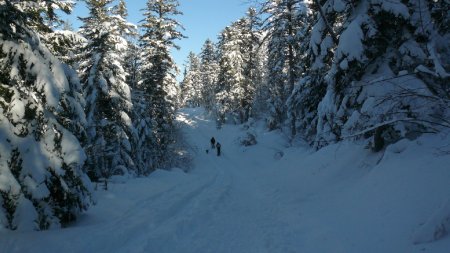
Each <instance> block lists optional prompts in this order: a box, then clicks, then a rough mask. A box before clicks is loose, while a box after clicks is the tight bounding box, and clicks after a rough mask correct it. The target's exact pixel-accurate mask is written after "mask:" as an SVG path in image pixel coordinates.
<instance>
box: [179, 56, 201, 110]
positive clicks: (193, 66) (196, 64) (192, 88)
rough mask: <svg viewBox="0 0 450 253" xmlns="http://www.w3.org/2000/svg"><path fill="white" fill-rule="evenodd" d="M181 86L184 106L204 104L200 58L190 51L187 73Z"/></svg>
mask: <svg viewBox="0 0 450 253" xmlns="http://www.w3.org/2000/svg"><path fill="white" fill-rule="evenodd" d="M182 84H183V86H182V87H181V100H182V104H183V105H184V106H188V107H198V106H200V105H201V104H202V94H201V91H202V80H201V75H200V59H199V58H198V56H197V55H196V54H195V53H193V52H190V53H189V55H188V59H187V64H186V74H185V76H184V78H183V82H182Z"/></svg>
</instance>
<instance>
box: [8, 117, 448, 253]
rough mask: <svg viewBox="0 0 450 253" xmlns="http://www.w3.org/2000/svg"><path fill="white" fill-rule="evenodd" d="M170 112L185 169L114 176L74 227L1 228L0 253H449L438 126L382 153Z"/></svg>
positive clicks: (444, 154) (444, 159)
mask: <svg viewBox="0 0 450 253" xmlns="http://www.w3.org/2000/svg"><path fill="white" fill-rule="evenodd" d="M177 120H178V121H179V123H180V124H181V125H182V131H183V134H184V136H185V137H186V140H187V142H188V144H189V147H190V149H191V152H192V153H193V154H194V161H193V164H194V166H193V169H192V170H190V171H189V172H188V173H185V172H183V171H181V170H179V169H173V170H171V171H162V170H158V171H156V172H154V173H153V174H152V175H151V176H150V177H149V178H140V179H130V180H126V182H116V183H113V184H111V185H110V186H111V188H110V190H109V191H103V190H99V191H97V198H98V204H97V205H96V206H94V207H92V208H91V209H90V210H89V211H88V212H87V213H86V214H84V215H83V216H82V217H81V219H80V220H79V221H77V223H76V224H74V225H73V226H72V227H70V228H66V229H62V230H50V231H44V232H20V233H19V232H9V231H0V252H1V253H3V252H4V253H6V252H8V253H13V252H21V253H22V252H50V253H51V252H55V253H56V252H95V253H102V252H105V253H106V252H136V253H137V252H149V253H150V252H158V253H164V252H167V253H176V252H193V253H194V252H195V253H202V252H212V253H220V252H230V253H238V252H243V253H250V252H255V253H264V252H267V253H269V252H270V253H276V252H279V253H289V252H299V253H300V252H305V253H308V252H318V253H321V252H323V253H327V252H333V253H336V252H345V253H349V252H350V253H351V252H355V253H360V252H366V253H367V252H374V253H375V252H408V253H409V252H450V251H449V250H450V238H449V236H445V235H443V236H442V237H441V238H440V239H439V240H434V237H433V236H434V235H433V233H434V232H435V230H434V229H435V227H436V226H440V225H442V224H443V226H446V223H445V218H446V215H449V214H446V210H447V209H448V208H446V207H445V206H446V203H449V202H448V201H449V199H450V167H449V164H450V146H449V145H448V143H450V142H449V140H450V138H449V137H448V136H446V135H440V136H424V137H421V138H420V139H418V140H415V141H402V142H399V143H397V144H395V145H391V146H390V147H388V148H387V149H386V151H385V152H380V153H378V154H374V153H371V152H370V151H368V150H366V149H364V147H363V146H361V145H357V144H352V143H341V144H337V145H331V146H329V147H327V148H324V149H322V150H320V151H319V152H314V151H312V150H310V149H308V148H306V147H305V148H301V147H295V148H292V147H289V145H287V141H286V140H285V138H284V137H283V135H282V134H281V133H279V132H270V133H267V132H265V130H263V128H262V127H261V126H258V125H257V124H256V125H255V126H252V128H251V131H252V132H253V134H255V135H256V136H257V141H258V143H257V144H256V145H254V146H249V147H244V146H242V145H240V141H239V139H240V138H243V137H245V136H246V133H247V130H246V129H245V128H243V127H242V126H232V125H224V126H223V128H222V129H217V128H216V125H215V122H214V121H212V120H210V118H209V117H208V116H206V115H205V114H204V111H203V110H201V109H189V110H188V109H186V110H183V111H181V112H180V113H179V114H178V118H177ZM212 136H214V137H215V138H216V140H217V141H219V142H220V143H221V144H222V150H223V154H222V156H220V157H218V156H216V154H215V150H211V148H210V147H209V140H210V138H211V137H212ZM206 150H209V152H208V153H207V152H206ZM447 205H448V204H447ZM449 217H450V216H449ZM441 223H442V224H441ZM422 238H425V239H422ZM429 238H431V239H430V240H429ZM422 241H426V243H422ZM428 241H431V242H428Z"/></svg>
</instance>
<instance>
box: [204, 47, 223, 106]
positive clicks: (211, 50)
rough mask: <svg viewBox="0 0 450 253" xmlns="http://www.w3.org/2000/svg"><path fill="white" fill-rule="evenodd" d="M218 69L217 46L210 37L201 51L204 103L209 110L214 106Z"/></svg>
mask: <svg viewBox="0 0 450 253" xmlns="http://www.w3.org/2000/svg"><path fill="white" fill-rule="evenodd" d="M218 71H219V65H218V62H217V49H216V46H215V44H214V43H213V42H212V41H211V40H210V39H207V40H206V41H205V43H204V44H203V47H202V50H201V52H200V79H201V83H202V91H201V94H202V100H203V101H202V104H203V105H204V106H205V108H206V110H208V111H212V109H213V108H214V104H215V91H216V85H217V77H218Z"/></svg>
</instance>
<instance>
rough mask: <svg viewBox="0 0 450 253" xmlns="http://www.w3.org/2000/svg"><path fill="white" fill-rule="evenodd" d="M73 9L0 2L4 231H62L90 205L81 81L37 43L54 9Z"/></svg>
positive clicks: (61, 4) (0, 221)
mask: <svg viewBox="0 0 450 253" xmlns="http://www.w3.org/2000/svg"><path fill="white" fill-rule="evenodd" d="M71 7H72V4H71V3H69V2H67V1H55V0H52V1H50V0H48V1H33V2H31V1H1V2H0V23H1V24H2V26H1V27H0V45H2V47H1V48H0V129H1V131H0V132H1V133H0V143H2V148H1V152H0V153H1V155H0V156H1V159H0V168H1V169H0V174H2V177H3V180H2V184H0V226H2V227H5V228H8V229H19V230H25V229H27V230H31V229H36V230H39V229H42V230H43V229H48V228H51V227H57V226H61V225H66V224H67V223H68V222H71V221H73V220H75V219H76V217H77V216H78V214H79V213H80V212H81V211H83V210H85V209H87V207H88V206H89V204H90V202H91V198H90V196H91V195H90V181H89V179H88V178H87V176H86V174H85V173H84V172H83V170H82V166H83V164H84V161H85V159H86V156H85V153H84V152H83V149H82V148H81V146H80V142H79V140H78V139H77V137H76V136H79V138H81V136H83V133H84V124H85V116H84V113H83V110H82V105H81V104H80V103H81V101H80V100H79V96H78V95H79V90H78V89H77V87H78V88H79V83H77V80H78V79H77V78H76V77H74V76H70V75H71V74H73V71H71V70H70V68H69V67H68V66H67V65H64V64H63V63H61V62H60V61H59V60H58V59H57V58H56V57H55V56H54V55H52V53H51V52H50V51H49V50H48V48H47V47H46V46H45V45H44V44H43V43H42V42H41V40H40V37H42V36H43V35H45V34H46V33H49V32H52V31H51V27H50V26H49V25H50V24H52V23H53V22H58V21H59V20H58V17H57V16H56V9H61V10H63V11H64V12H70V10H71ZM75 135H76V136H75ZM24 213H26V214H27V215H22V214H24Z"/></svg>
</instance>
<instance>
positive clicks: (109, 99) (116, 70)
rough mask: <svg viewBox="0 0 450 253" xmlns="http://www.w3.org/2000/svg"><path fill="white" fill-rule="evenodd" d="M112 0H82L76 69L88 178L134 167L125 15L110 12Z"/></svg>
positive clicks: (108, 175) (107, 175)
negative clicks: (83, 100)
mask: <svg viewBox="0 0 450 253" xmlns="http://www.w3.org/2000/svg"><path fill="white" fill-rule="evenodd" d="M111 3H112V0H86V5H87V7H88V9H89V16H88V17H86V18H81V20H82V21H83V23H84V24H83V26H82V27H81V29H80V30H81V33H82V34H83V35H84V37H85V38H86V39H87V43H86V45H85V47H84V48H83V51H82V56H81V58H82V62H81V64H80V68H79V73H80V78H81V82H82V84H83V89H84V95H85V98H86V108H85V111H86V117H87V121H88V146H87V147H86V150H87V153H88V168H89V175H90V176H91V178H92V179H95V180H97V179H98V178H105V182H106V179H107V178H108V177H110V176H111V175H113V174H117V173H119V174H123V173H127V172H128V170H134V167H135V164H134V162H133V159H132V156H131V151H132V148H131V143H130V140H131V139H132V136H133V133H134V129H133V124H132V122H131V119H130V116H129V115H130V112H131V105H132V104H131V94H130V88H129V86H128V85H127V83H126V82H125V78H126V75H127V74H126V73H125V71H124V69H123V56H124V55H125V52H126V49H127V46H128V44H127V41H126V40H125V38H124V33H126V30H127V29H129V30H131V29H132V26H131V25H129V24H128V23H127V22H126V21H125V19H124V17H122V16H120V15H119V14H117V15H113V14H114V13H112V7H111Z"/></svg>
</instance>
